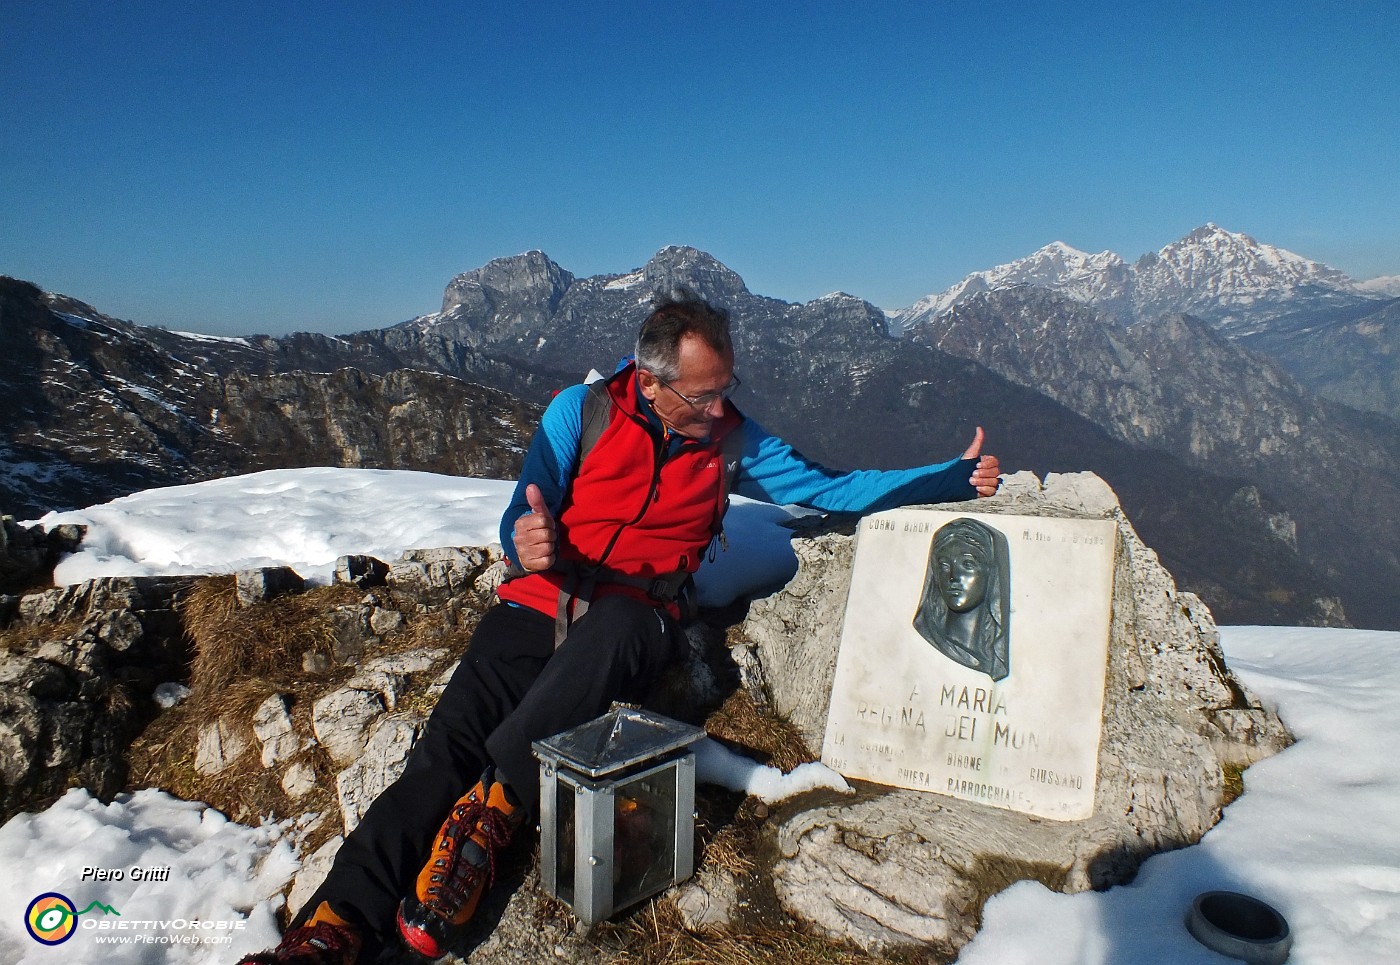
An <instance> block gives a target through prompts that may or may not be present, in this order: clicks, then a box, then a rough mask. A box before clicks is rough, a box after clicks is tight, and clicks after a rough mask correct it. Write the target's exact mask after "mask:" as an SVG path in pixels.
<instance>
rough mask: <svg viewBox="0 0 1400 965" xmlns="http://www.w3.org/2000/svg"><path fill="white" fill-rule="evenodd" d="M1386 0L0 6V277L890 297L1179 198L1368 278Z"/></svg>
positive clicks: (331, 323)
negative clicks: (497, 270)
mask: <svg viewBox="0 0 1400 965" xmlns="http://www.w3.org/2000/svg"><path fill="white" fill-rule="evenodd" d="M1397 49H1400V4H1396V3H1395V2H1393V0H1381V2H1345V0H1343V2H1333V3H1307V2H1295V3H1289V4H1268V3H1266V4H1260V3H1257V2H1254V3H1237V2H1230V0H1215V2H1213V3H1171V2H1165V0H1163V2H1157V3H1141V4H1139V3H1116V4H1097V3H1061V4H1048V3H1005V2H978V3H969V2H966V0H963V2H957V3H950V2H941V0H934V2H927V3H907V4H906V3H881V2H869V3H854V2H851V3H786V4H778V3H767V2H759V0H750V2H747V3H744V2H730V3H629V2H613V3H573V4H568V3H552V2H524V0H516V2H503V3H496V2H475V3H469V2H458V3H430V2H413V0H398V2H394V3H379V2H366V3H349V2H336V3H332V2H319V0H298V2H292V0H287V2H279V3H273V2H250V0H240V2H237V3H234V2H225V3H214V4H191V3H188V2H187V0H186V2H179V3H122V2H112V3H106V4H103V3H96V2H71V3H66V2H59V0H54V2H44V3H39V2H34V0H7V2H6V3H5V6H4V10H3V14H0V91H2V92H3V96H0V213H3V220H0V273H3V274H10V275H15V276H18V277H21V278H26V279H28V280H30V281H33V282H35V283H36V284H39V285H40V286H42V287H44V288H46V289H49V290H51V291H61V292H64V293H66V294H70V295H74V296H76V297H78V298H81V299H83V300H85V301H88V302H91V303H93V304H94V305H95V306H96V307H98V308H99V309H101V310H103V311H106V312H108V313H109V314H113V315H117V316H119V317H124V318H130V319H132V320H134V321H138V322H142V323H145V324H153V325H155V324H159V325H165V326H167V327H171V328H180V329H189V330H197V331H208V332H217V333H245V332H252V331H263V332H273V333H281V332H285V331H292V330H320V331H329V332H346V331H353V330H358V329H362V328H370V327H380V326H383V325H390V324H394V323H396V322H399V321H402V320H404V319H407V318H409V317H412V316H414V315H418V314H421V313H424V312H428V311H432V310H434V309H436V308H437V306H438V304H439V302H440V299H441V294H442V289H443V288H444V287H445V286H446V284H447V282H448V280H449V279H450V278H451V277H452V276H453V275H454V274H456V273H458V272H461V271H465V270H468V269H471V268H474V267H477V266H479V265H481V264H484V263H485V262H486V261H489V260H490V259H491V258H495V257H500V256H504V255H511V254H516V253H518V252H521V251H525V250H528V249H531V248H539V249H541V250H543V251H545V252H546V253H548V254H549V255H550V256H551V257H552V258H554V260H555V261H557V262H559V263H560V264H561V265H563V266H564V267H565V268H567V269H569V270H570V271H572V272H574V273H575V274H576V275H580V276H583V275H591V274H599V273H608V272H624V271H628V270H631V269H633V268H636V267H638V266H640V265H642V264H644V263H645V262H646V261H647V259H648V258H650V257H651V255H652V254H654V253H655V252H656V250H657V249H659V248H661V247H663V246H665V245H668V244H688V245H694V246H695V247H698V248H701V249H704V250H706V251H709V252H710V253H711V254H713V255H714V256H715V257H717V258H719V259H720V260H721V261H723V262H724V263H725V264H727V265H728V266H729V267H731V268H733V269H734V270H735V271H737V272H738V273H739V274H740V275H742V276H743V277H744V279H745V281H746V282H747V283H748V285H749V288H750V289H751V290H753V291H755V292H757V293H760V294H764V295H770V296H773V297H777V298H782V299H786V300H789V301H805V300H807V299H811V298H815V297H818V296H820V295H822V294H825V293H827V292H831V291H835V290H843V291H847V292H850V293H852V294H855V295H858V296H860V297H862V298H866V299H868V300H870V301H872V302H874V303H875V304H877V305H879V306H881V307H883V308H900V307H903V306H905V305H908V304H910V303H912V302H914V301H915V300H917V299H918V298H920V297H921V296H923V295H925V294H928V293H929V292H933V291H937V290H939V289H942V288H944V287H947V286H948V285H950V284H952V283H954V282H955V281H957V280H958V279H960V278H961V277H962V276H963V275H965V274H967V273H968V272H971V271H975V270H978V269H982V268H988V267H991V266H992V265H995V264H998V263H1001V262H1005V261H1010V260H1012V259H1015V258H1018V257H1021V256H1023V255H1026V254H1029V253H1030V252H1031V251H1033V250H1035V249H1036V248H1038V247H1040V246H1041V245H1044V244H1046V243H1048V242H1050V241H1054V240H1062V241H1065V242H1066V243H1068V244H1071V245H1074V246H1075V247H1078V248H1082V249H1085V250H1087V251H1100V250H1103V249H1110V250H1113V251H1117V252H1118V253H1120V254H1122V255H1123V256H1124V257H1126V258H1129V259H1134V258H1136V257H1137V256H1139V255H1141V254H1142V253H1144V252H1146V251H1149V250H1156V249H1158V248H1160V247H1162V246H1163V245H1165V244H1168V243H1169V242H1171V241H1174V240H1176V239H1177V238H1179V237H1181V236H1182V235H1184V234H1186V233H1187V232H1188V231H1190V230H1191V229H1192V228H1194V227H1196V226H1198V225H1200V224H1202V223H1204V222H1206V221H1214V222H1216V223H1218V224H1220V225H1222V226H1223V227H1226V228H1229V229H1230V230H1233V231H1245V232H1248V233H1250V234H1252V235H1254V236H1255V237H1256V238H1258V239H1259V240H1261V241H1265V242H1268V243H1271V244H1275V245H1279V246H1281V247H1284V248H1288V249H1290V250H1292V251H1296V252H1298V253H1299V254H1302V255H1305V256H1307V257H1310V258H1316V259H1318V260H1321V261H1325V262H1327V263H1328V264H1331V265H1333V266H1335V267H1337V268H1340V269H1342V270H1344V271H1346V272H1348V273H1349V274H1351V275H1352V276H1353V277H1355V278H1357V279H1365V278H1370V277H1373V276H1375V275H1382V274H1400V69H1397V67H1396V62H1395V56H1396V51H1397Z"/></svg>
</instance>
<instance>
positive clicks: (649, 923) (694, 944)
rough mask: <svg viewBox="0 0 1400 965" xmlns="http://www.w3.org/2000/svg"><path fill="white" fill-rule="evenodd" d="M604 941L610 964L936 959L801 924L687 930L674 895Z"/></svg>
mask: <svg viewBox="0 0 1400 965" xmlns="http://www.w3.org/2000/svg"><path fill="white" fill-rule="evenodd" d="M598 944H599V945H600V946H601V947H602V948H603V950H604V951H605V953H606V954H608V956H609V957H608V958H607V959H606V961H607V962H608V965H870V963H872V962H917V961H925V962H934V961H936V959H934V958H931V957H928V956H925V957H924V958H922V959H918V958H874V957H871V956H869V955H866V954H865V953H863V952H861V951H859V950H857V949H854V948H850V947H848V946H843V945H839V944H835V943H832V942H829V941H827V940H826V939H823V938H819V937H816V936H813V935H808V934H805V933H803V932H802V931H799V930H797V929H796V928H792V927H789V928H779V927H764V928H755V929H746V930H744V931H742V932H733V933H728V934H705V935H698V934H695V933H693V932H689V931H686V929H685V926H684V925H683V924H682V923H681V918H680V914H679V912H677V911H676V909H675V906H674V905H672V904H671V903H670V902H669V901H664V900H663V901H655V902H652V903H651V904H650V905H648V906H647V907H646V908H644V909H643V910H642V911H640V912H638V913H637V914H635V915H633V916H631V917H630V918H629V919H627V921H625V922H623V923H622V924H620V925H617V926H614V927H611V928H606V929H604V930H602V932H601V933H600V935H599V938H598Z"/></svg>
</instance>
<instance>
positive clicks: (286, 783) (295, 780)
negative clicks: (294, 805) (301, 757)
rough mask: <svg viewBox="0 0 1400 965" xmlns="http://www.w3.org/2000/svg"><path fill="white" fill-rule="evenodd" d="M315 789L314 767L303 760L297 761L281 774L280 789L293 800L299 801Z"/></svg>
mask: <svg viewBox="0 0 1400 965" xmlns="http://www.w3.org/2000/svg"><path fill="white" fill-rule="evenodd" d="M315 789H316V769H315V768H313V767H312V766H311V765H310V764H308V763H306V762H305V761H297V762H296V763H294V764H292V765H291V766H290V767H288V768H287V770H286V773H284V774H283V775H282V790H283V792H284V793H285V794H286V795H287V797H289V798H291V799H292V800H293V801H299V800H301V799H302V798H304V797H306V795H308V794H310V793H311V792H312V791H314V790H315Z"/></svg>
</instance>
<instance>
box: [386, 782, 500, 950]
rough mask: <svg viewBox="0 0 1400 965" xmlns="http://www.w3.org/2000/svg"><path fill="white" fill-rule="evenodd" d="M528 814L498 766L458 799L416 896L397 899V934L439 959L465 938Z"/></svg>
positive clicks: (424, 868) (413, 946)
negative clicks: (509, 790)
mask: <svg viewBox="0 0 1400 965" xmlns="http://www.w3.org/2000/svg"><path fill="white" fill-rule="evenodd" d="M524 818H525V809H524V808H523V807H521V806H520V805H519V804H513V803H511V801H510V798H509V797H508V796H507V792H506V786H505V785H504V784H501V783H499V782H498V781H496V780H495V772H494V770H488V771H487V772H486V773H485V774H483V775H482V778H481V780H480V781H477V783H476V786H475V787H473V788H472V789H471V790H470V791H468V792H467V793H466V794H465V795H463V796H462V797H461V798H460V799H458V801H457V803H456V804H454V805H453V806H452V812H451V813H450V814H449V815H448V817H447V820H446V821H445V822H443V825H442V828H441V830H439V831H438V833H437V837H436V839H434V841H433V852H432V855H431V856H429V858H428V863H427V864H425V865H424V866H423V870H422V871H420V872H419V873H418V882H417V886H416V888H415V889H414V893H413V895H412V896H410V897H408V898H405V899H404V900H403V901H401V902H400V903H399V913H398V925H399V936H400V937H401V938H402V939H403V942H404V944H405V945H407V946H408V947H409V948H410V949H411V950H412V951H414V952H417V953H418V954H419V955H422V956H423V957H425V958H432V959H436V958H441V957H442V956H444V955H446V954H447V950H448V949H449V948H451V947H452V945H453V944H454V943H455V942H456V940H457V939H458V938H459V937H460V936H461V934H462V931H463V930H464V928H465V926H466V924H467V922H468V921H470V920H471V917H472V915H473V914H474V913H475V912H476V906H477V904H478V903H479V902H480V901H481V896H482V894H484V893H485V891H486V889H487V888H489V887H490V886H491V884H492V882H493V881H495V879H496V856H497V855H498V854H499V853H500V852H501V851H502V850H504V849H505V847H506V845H508V844H510V839H511V835H512V834H514V833H515V829H516V828H518V827H519V826H520V823H521V821H523V820H524Z"/></svg>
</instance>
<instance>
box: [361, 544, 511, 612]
mask: <svg viewBox="0 0 1400 965" xmlns="http://www.w3.org/2000/svg"><path fill="white" fill-rule="evenodd" d="M498 559H500V554H499V553H493V552H492V551H491V550H490V549H483V548H481V547H475V546H472V547H441V548H438V549H418V550H409V551H408V552H406V553H404V554H403V556H401V557H400V558H399V559H398V560H397V561H395V562H394V564H393V565H392V566H391V567H390V569H389V578H388V584H389V586H390V587H391V588H392V589H394V590H396V591H399V592H401V593H403V594H405V595H407V596H409V597H412V598H413V599H415V600H419V601H421V602H422V603H423V604H424V605H426V606H438V605H440V604H443V603H446V602H447V601H448V600H449V599H451V598H452V597H455V596H462V595H465V596H467V597H468V598H470V599H473V600H479V601H484V600H485V599H486V598H487V597H488V596H489V593H490V592H492V591H493V590H494V585H492V586H490V588H489V589H486V588H485V586H486V584H482V585H478V583H479V581H480V580H481V579H482V577H483V576H485V575H486V572H485V571H486V570H487V568H488V567H490V566H491V564H492V563H494V562H495V561H496V560H498Z"/></svg>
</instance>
